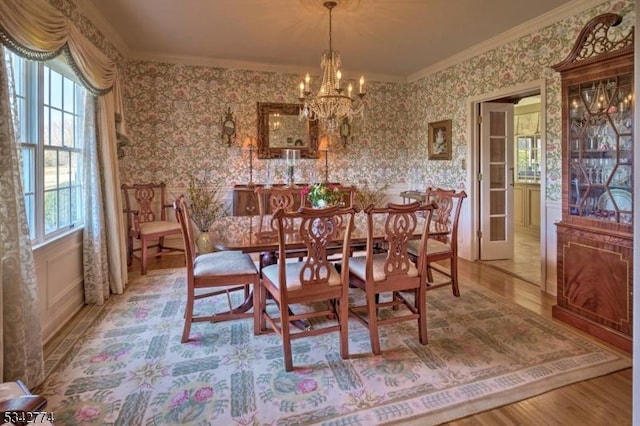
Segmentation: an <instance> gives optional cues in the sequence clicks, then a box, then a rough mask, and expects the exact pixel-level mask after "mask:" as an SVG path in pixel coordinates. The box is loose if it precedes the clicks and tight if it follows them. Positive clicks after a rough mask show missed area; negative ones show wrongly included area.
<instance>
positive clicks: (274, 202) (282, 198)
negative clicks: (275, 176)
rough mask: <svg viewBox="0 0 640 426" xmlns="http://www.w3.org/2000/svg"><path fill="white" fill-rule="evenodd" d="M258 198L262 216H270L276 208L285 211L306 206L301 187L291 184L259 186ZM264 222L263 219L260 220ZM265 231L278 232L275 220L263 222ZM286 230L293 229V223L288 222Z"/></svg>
mask: <svg viewBox="0 0 640 426" xmlns="http://www.w3.org/2000/svg"><path fill="white" fill-rule="evenodd" d="M254 191H255V193H256V196H257V198H258V214H259V215H260V217H261V218H263V217H269V216H270V215H272V214H273V213H274V212H275V211H276V210H278V209H283V210H285V211H296V210H298V209H299V208H300V207H303V206H304V202H305V200H304V197H302V196H301V194H300V191H301V189H300V188H298V187H290V186H270V187H265V186H257V187H256V189H255V190H254ZM260 223H261V224H262V221H260ZM263 225H264V226H265V228H263V231H264V232H269V231H270V232H273V233H274V234H275V233H276V232H277V230H276V227H275V220H271V221H269V222H268V223H265V224H263ZM286 225H287V227H286V230H287V231H290V230H291V229H292V226H291V223H287V224H286Z"/></svg>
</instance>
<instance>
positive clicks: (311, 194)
mask: <svg viewBox="0 0 640 426" xmlns="http://www.w3.org/2000/svg"><path fill="white" fill-rule="evenodd" d="M300 195H302V196H303V197H306V198H307V200H309V203H311V205H312V206H313V207H327V206H333V205H336V204H339V203H340V202H341V201H342V197H343V195H344V193H343V192H342V191H340V188H339V187H338V186H337V185H334V184H331V183H316V184H314V185H310V186H306V187H304V188H302V191H300Z"/></svg>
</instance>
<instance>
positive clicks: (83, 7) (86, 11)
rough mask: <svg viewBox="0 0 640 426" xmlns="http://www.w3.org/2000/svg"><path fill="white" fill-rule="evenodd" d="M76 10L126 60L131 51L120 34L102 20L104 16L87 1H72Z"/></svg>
mask: <svg viewBox="0 0 640 426" xmlns="http://www.w3.org/2000/svg"><path fill="white" fill-rule="evenodd" d="M73 3H74V4H75V5H76V7H77V8H78V10H79V11H80V12H81V13H82V14H83V15H84V16H85V17H86V18H87V19H89V20H90V21H91V22H92V23H93V24H94V25H95V26H96V27H97V28H98V29H99V30H100V31H101V32H102V33H103V34H104V36H105V38H106V39H107V41H108V42H109V43H111V44H113V45H114V46H115V47H116V49H118V50H119V51H120V53H121V54H122V56H124V57H125V58H127V57H128V56H129V55H130V54H131V49H130V48H129V46H127V44H126V43H125V42H124V40H123V39H122V37H120V34H118V33H117V32H116V30H115V29H114V28H113V27H112V26H111V24H109V22H108V21H107V20H106V19H104V16H102V14H101V13H100V11H99V10H98V9H96V7H95V6H94V5H93V3H91V2H90V1H88V0H74V2H73Z"/></svg>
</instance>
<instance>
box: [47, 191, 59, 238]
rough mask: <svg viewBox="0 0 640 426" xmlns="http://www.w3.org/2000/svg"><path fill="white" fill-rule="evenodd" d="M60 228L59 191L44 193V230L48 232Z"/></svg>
mask: <svg viewBox="0 0 640 426" xmlns="http://www.w3.org/2000/svg"><path fill="white" fill-rule="evenodd" d="M56 229H58V192H57V191H55V190H54V191H47V192H45V193H44V232H45V234H48V233H50V232H53V231H55V230H56Z"/></svg>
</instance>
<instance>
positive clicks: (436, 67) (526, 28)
mask: <svg viewBox="0 0 640 426" xmlns="http://www.w3.org/2000/svg"><path fill="white" fill-rule="evenodd" d="M605 2H606V0H574V1H572V2H570V3H566V4H564V5H562V6H560V7H557V8H555V9H553V10H550V11H549V12H547V13H544V14H542V15H540V16H537V17H535V18H533V19H531V20H529V21H527V22H524V23H522V24H520V25H518V26H515V27H513V28H512V29H510V30H507V31H505V32H503V33H501V34H498V35H497V36H495V37H492V38H489V39H487V40H485V41H483V42H482V43H478V44H476V45H474V46H472V47H470V48H468V49H465V50H463V51H461V52H459V53H456V54H455V55H453V56H450V57H448V58H446V59H444V60H442V61H440V62H437V63H435V64H433V65H430V66H428V67H426V68H423V69H422V70H420V71H418V72H415V73H412V74H409V75H408V76H407V82H409V83H411V82H414V81H416V80H419V79H421V78H423V77H426V76H428V75H430V74H433V73H435V72H438V71H442V70H444V69H446V68H449V67H451V66H453V65H456V64H459V63H461V62H464V61H466V60H469V59H471V58H473V57H475V56H477V55H478V54H479V53H480V52H486V51H488V50H491V49H495V48H496V47H499V46H501V45H503V44H505V43H508V42H511V41H514V40H517V39H519V38H520V37H524V36H526V35H528V34H532V33H534V32H536V31H539V30H541V29H542V28H545V27H548V26H549V25H552V24H554V23H556V22H558V21H561V20H562V19H566V18H569V17H571V16H573V15H576V14H578V13H582V12H584V11H586V10H589V9H591V8H592V7H595V6H597V5H599V4H602V3H605Z"/></svg>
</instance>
